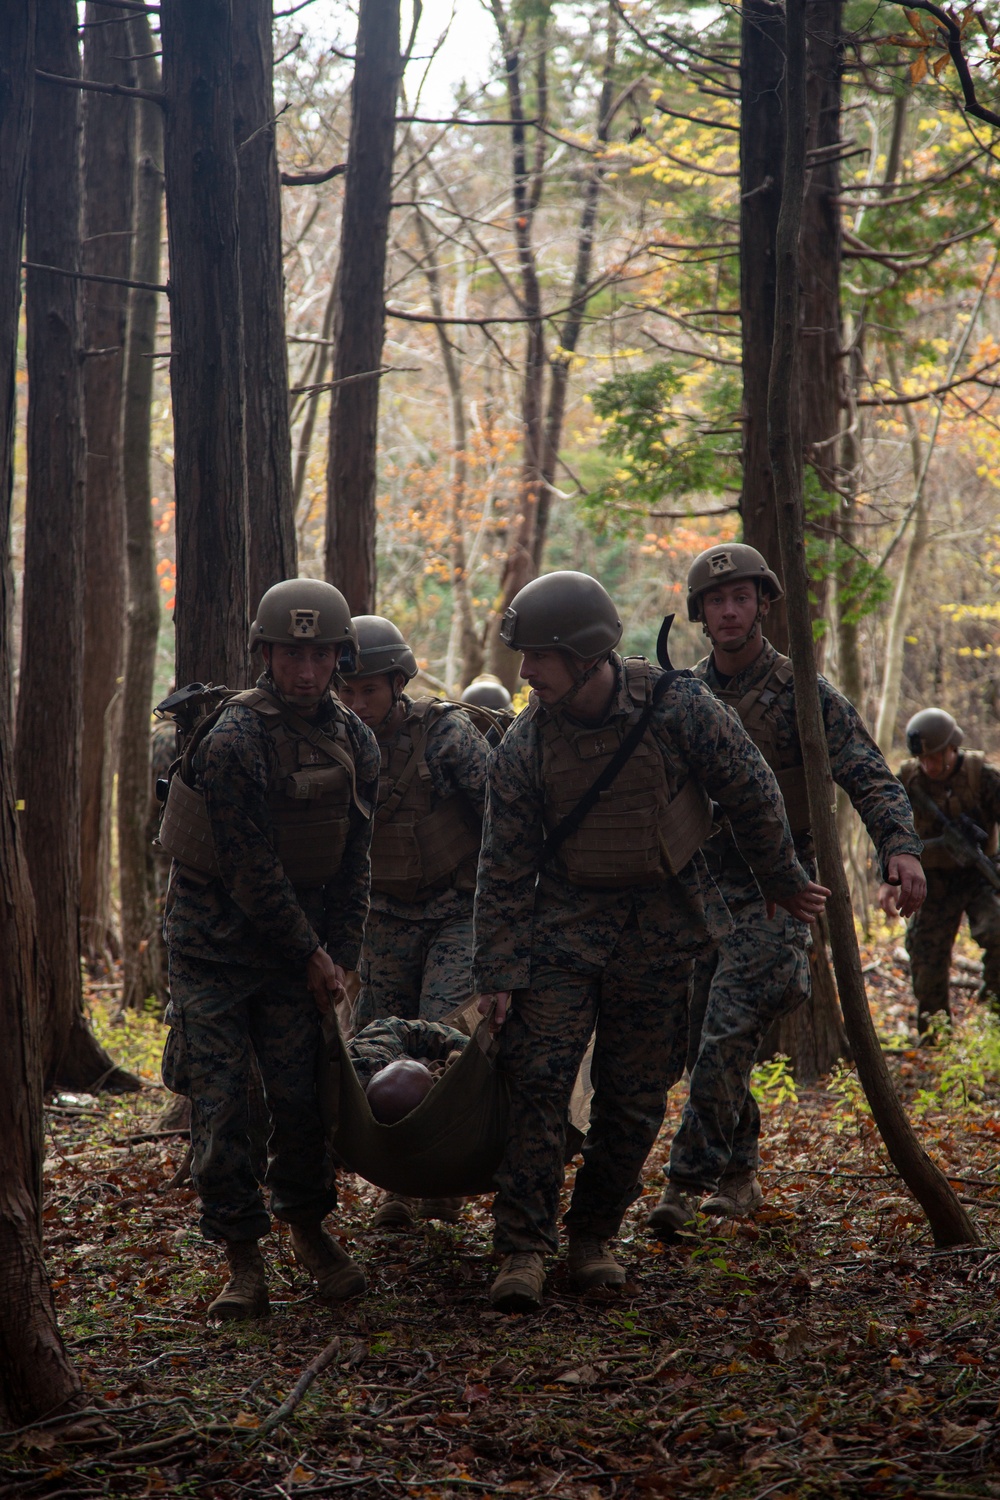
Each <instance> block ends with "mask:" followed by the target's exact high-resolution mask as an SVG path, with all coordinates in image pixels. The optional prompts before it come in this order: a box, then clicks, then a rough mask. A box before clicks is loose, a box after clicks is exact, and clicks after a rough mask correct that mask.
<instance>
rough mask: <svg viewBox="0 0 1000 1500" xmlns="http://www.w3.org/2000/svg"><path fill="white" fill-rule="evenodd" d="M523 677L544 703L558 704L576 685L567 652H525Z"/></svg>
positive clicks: (522, 668)
mask: <svg viewBox="0 0 1000 1500" xmlns="http://www.w3.org/2000/svg"><path fill="white" fill-rule="evenodd" d="M521 677H522V679H523V680H524V681H525V682H526V683H527V684H528V686H529V687H530V688H531V690H532V692H534V693H535V694H537V696H538V698H539V699H540V700H541V702H542V703H556V702H558V700H559V699H560V698H563V697H565V695H566V694H567V693H568V692H569V690H570V688H571V687H573V686H574V685H575V683H576V674H575V673H574V672H573V671H572V669H571V667H570V664H569V657H568V656H567V654H566V652H565V651H525V653H524V654H523V656H522V657H521Z"/></svg>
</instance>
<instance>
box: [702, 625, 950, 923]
mask: <svg viewBox="0 0 1000 1500" xmlns="http://www.w3.org/2000/svg"><path fill="white" fill-rule="evenodd" d="M777 655H778V653H777V652H776V651H775V649H774V647H773V646H772V645H771V644H770V642H769V641H765V642H764V649H763V650H762V651H761V653H760V655H759V656H758V657H757V659H756V660H755V661H753V662H751V663H750V665H749V666H748V667H745V668H744V669H743V671H742V672H739V673H738V674H737V675H736V676H735V677H732V678H730V679H729V681H728V683H726V684H725V686H726V690H727V692H731V693H740V694H743V693H748V692H750V690H751V689H752V687H753V686H754V684H755V683H757V682H761V681H763V679H764V678H766V677H767V675H768V673H769V672H770V671H771V669H772V667H773V666H774V660H775V657H776V656H777ZM693 670H694V674H695V676H696V677H698V678H700V679H701V681H703V682H705V683H707V684H708V686H709V687H710V688H712V689H713V690H714V689H716V688H718V687H721V686H722V683H721V682H720V679H719V676H718V673H717V672H716V669H715V661H714V657H712V656H706V657H705V658H704V660H703V661H700V662H699V663H698V665H697V666H696V667H695V668H694V669H693ZM819 696H820V703H821V704H822V708H823V723H824V726H825V728H826V742H827V745H828V747H829V750H830V769H831V771H832V773H833V779H834V781H835V782H836V783H837V785H838V786H840V787H843V789H844V791H845V792H846V793H847V795H848V796H849V797H850V799H851V802H852V803H853V805H854V807H855V808H856V809H857V811H858V813H859V814H860V816H861V819H862V821H863V822H864V825H865V827H866V828H867V830H868V833H869V835H870V836H871V840H872V843H873V844H874V845H875V848H876V850H877V851H878V857H879V862H880V864H881V867H882V874H883V877H884V875H885V872H886V868H887V866H888V862H889V858H890V856H891V855H893V854H915V855H919V854H920V850H921V849H922V848H923V845H922V844H921V842H920V840H919V838H918V837H917V835H916V831H915V829H914V827H913V814H912V811H911V809H910V802H909V798H908V797H907V795H906V793H905V791H904V790H903V788H902V787H901V786H900V784H899V782H898V781H897V780H896V778H895V776H894V775H893V774H892V771H891V770H890V769H889V766H888V764H887V763H886V760H885V757H884V756H883V754H882V752H881V750H880V749H879V748H878V746H877V745H876V743H875V741H874V740H873V739H872V737H871V735H870V734H869V733H868V730H867V728H866V727H865V722H864V720H863V719H862V717H861V715H860V714H859V713H858V711H857V709H856V708H855V707H854V706H853V704H852V703H850V702H849V701H848V699H846V698H845V697H844V695H843V693H839V692H838V691H837V689H836V688H835V687H834V686H833V684H832V683H830V682H827V680H826V678H825V677H823V676H820V679H819ZM770 712H771V715H772V718H773V719H774V720H775V722H776V723H777V726H778V749H777V755H778V764H779V767H780V769H782V770H784V769H786V768H787V767H789V766H800V765H801V764H802V746H801V744H800V743H799V730H798V725H797V723H796V719H795V687H794V684H793V683H791V682H788V683H786V684H785V685H784V686H783V687H782V688H781V689H780V690H779V691H778V693H777V695H776V696H775V699H774V702H773V703H772V705H771V709H770ZM795 847H796V851H797V853H798V855H799V858H800V859H801V860H802V862H803V863H804V864H806V866H807V867H808V868H810V869H811V868H813V858H814V852H813V844H812V838H811V836H810V834H809V833H808V832H806V833H800V834H798V835H797V837H796V840H795ZM707 853H708V860H709V868H710V869H711V870H712V872H713V874H715V875H716V878H717V879H721V882H722V893H723V895H724V896H725V898H726V900H727V901H730V900H732V899H734V898H735V897H736V895H737V892H739V893H741V894H744V895H746V896H748V897H750V898H752V899H756V898H757V895H758V892H757V891H756V888H755V882H754V879H753V876H752V874H751V872H750V870H749V869H748V868H747V865H746V863H745V861H744V860H743V859H742V858H741V856H740V854H739V851H738V850H737V849H736V848H735V847H734V845H733V841H732V839H731V838H730V837H729V835H728V833H727V831H726V830H723V831H722V832H721V833H719V834H717V835H716V837H715V838H714V839H713V840H712V842H711V844H710V845H709V846H708V851H707Z"/></svg>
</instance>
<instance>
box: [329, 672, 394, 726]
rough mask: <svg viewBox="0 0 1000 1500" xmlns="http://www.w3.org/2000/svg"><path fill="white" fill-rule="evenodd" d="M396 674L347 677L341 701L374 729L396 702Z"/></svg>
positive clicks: (342, 688)
mask: <svg viewBox="0 0 1000 1500" xmlns="http://www.w3.org/2000/svg"><path fill="white" fill-rule="evenodd" d="M395 676H396V674H393V675H392V676H389V675H387V674H386V673H385V672H382V673H380V674H379V676H378V677H345V678H344V681H343V683H342V684H341V686H340V690H339V694H338V696H339V698H340V701H341V703H342V704H343V705H344V707H345V708H349V709H350V710H351V712H352V713H356V714H357V716H358V718H359V719H360V720H361V722H362V724H367V725H368V727H369V729H374V727H375V725H376V724H381V722H382V720H383V719H384V718H385V716H386V714H387V713H388V712H389V710H390V709H391V708H392V705H393V703H394V702H395V691H394V686H393V684H394V682H395Z"/></svg>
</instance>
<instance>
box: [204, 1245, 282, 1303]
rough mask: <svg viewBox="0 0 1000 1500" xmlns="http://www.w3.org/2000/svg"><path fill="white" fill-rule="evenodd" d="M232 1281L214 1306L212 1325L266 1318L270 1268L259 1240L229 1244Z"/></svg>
mask: <svg viewBox="0 0 1000 1500" xmlns="http://www.w3.org/2000/svg"><path fill="white" fill-rule="evenodd" d="M225 1246H226V1260H227V1261H228V1262H229V1280H228V1281H227V1282H226V1284H225V1286H224V1287H223V1288H222V1291H221V1292H220V1293H219V1295H218V1296H217V1297H216V1299H215V1301H214V1302H213V1303H211V1304H210V1306H209V1309H208V1316H209V1320H210V1321H211V1322H218V1323H229V1322H236V1321H237V1319H243V1318H266V1317H267V1314H268V1311H269V1308H268V1301H267V1267H266V1266H265V1265H264V1257H263V1256H262V1255H261V1253H260V1250H259V1249H258V1248H257V1241H256V1240H226V1241H225Z"/></svg>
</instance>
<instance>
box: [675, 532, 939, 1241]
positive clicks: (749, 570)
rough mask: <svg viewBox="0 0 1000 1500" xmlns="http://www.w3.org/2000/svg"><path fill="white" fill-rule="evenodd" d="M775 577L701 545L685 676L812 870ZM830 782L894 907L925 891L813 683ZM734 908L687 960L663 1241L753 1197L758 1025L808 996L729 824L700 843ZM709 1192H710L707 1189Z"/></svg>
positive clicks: (907, 821) (803, 939)
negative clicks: (748, 757)
mask: <svg viewBox="0 0 1000 1500" xmlns="http://www.w3.org/2000/svg"><path fill="white" fill-rule="evenodd" d="M782 593H783V590H782V587H781V584H780V583H779V582H778V579H777V577H776V576H775V574H774V573H773V572H772V570H771V569H770V567H769V566H768V564H767V562H766V560H765V559H764V558H763V557H762V556H761V554H760V553H759V552H758V551H756V549H755V548H753V547H748V546H745V545H742V544H730V545H726V546H724V547H710V548H708V549H707V551H705V552H702V553H701V554H700V555H699V556H698V557H696V558H695V560H694V562H693V563H692V564H691V567H690V570H689V572H688V577H687V598H688V617H689V618H690V619H692V620H700V621H701V622H702V628H703V630H704V632H705V634H706V635H707V636H708V638H709V640H710V641H711V643H712V654H711V655H710V656H707V657H705V659H704V660H703V661H701V662H699V664H698V665H697V666H696V667H695V668H694V673H695V676H696V677H698V678H699V679H700V680H701V681H702V682H704V683H705V684H706V685H707V686H708V687H709V688H710V689H711V690H712V692H713V693H714V694H715V696H716V697H717V698H719V699H721V701H722V702H723V703H725V704H727V705H728V706H729V707H730V708H732V709H734V710H735V712H736V713H737V714H738V715H739V717H740V719H741V721H742V723H743V727H744V729H745V730H746V732H747V734H748V735H749V736H750V738H751V739H752V740H753V742H754V744H755V745H756V746H757V748H758V750H759V751H760V752H761V754H762V755H763V757H764V759H765V760H766V761H767V763H768V765H769V766H770V767H771V769H772V770H773V771H774V774H775V777H776V778H777V781H778V785H779V786H780V788H781V791H782V795H783V797H784V802H785V811H786V813H787V816H788V823H789V826H790V828H791V832H792V835H793V837H794V839H795V848H796V852H797V854H798V857H799V860H800V862H801V863H802V864H803V865H804V866H805V868H806V869H807V870H808V871H809V873H810V874H814V873H815V858H814V853H813V844H812V837H811V835H810V832H809V804H808V800H807V797H806V785H805V775H804V772H803V769H802V747H801V745H800V743H799V733H798V727H797V725H796V719H795V693H794V688H793V683H792V664H791V662H790V661H789V660H788V658H787V656H782V655H781V654H780V652H778V651H775V649H774V647H773V646H772V645H770V643H769V642H768V641H767V640H766V639H765V638H764V636H763V634H762V624H763V621H764V620H765V619H766V617H767V613H768V610H769V609H770V605H771V600H772V599H780V598H781V597H782ZM819 686H820V700H821V702H822V706H823V722H824V726H825V729H826V737H827V744H828V746H829V750H830V765H831V769H832V772H833V779H834V780H835V781H836V783H837V785H838V786H842V787H843V788H844V790H845V791H846V792H847V794H848V796H849V797H850V799H851V801H852V803H853V804H854V806H855V807H856V808H857V810H858V812H859V813H860V814H861V817H862V819H863V820H864V823H865V827H866V828H867V829H868V832H869V833H870V835H871V837H872V840H873V841H874V843H875V846H876V848H877V850H878V855H879V860H880V863H881V866H882V869H883V871H884V878H885V880H886V881H887V882H891V883H892V884H891V886H885V887H883V890H887V889H891V890H893V891H895V892H896V893H897V899H898V900H899V902H900V905H901V907H902V908H903V909H904V910H905V911H906V912H907V913H909V912H912V911H914V910H915V909H916V907H917V906H919V904H920V902H921V901H922V900H923V894H924V881H923V876H922V873H921V869H920V863H919V860H918V859H917V855H918V854H919V852H920V840H919V839H918V838H917V837H916V834H915V833H914V829H913V820H912V818H911V817H910V812H909V808H908V807H907V805H906V800H905V798H904V797H901V796H900V795H899V784H898V782H897V781H896V779H895V777H894V776H893V774H892V772H891V771H890V770H889V767H888V766H887V765H886V762H885V759H884V758H883V756H882V754H881V752H880V750H879V748H878V746H877V745H876V744H875V742H874V740H873V739H872V738H871V735H870V734H869V733H868V731H867V729H866V728H865V726H864V723H863V721H862V719H861V717H860V715H859V714H858V713H857V712H856V710H855V709H854V708H853V707H852V705H851V704H850V703H849V702H848V701H847V699H846V698H844V697H843V696H842V695H841V694H840V693H838V692H837V690H836V688H834V687H832V686H831V685H830V683H829V682H827V681H826V679H825V678H824V677H821V678H820V680H819ZM705 854H706V858H707V859H708V867H709V869H710V870H711V872H712V874H713V876H714V877H715V879H716V880H717V881H718V883H719V888H720V890H721V891H722V894H723V896H724V897H725V900H726V905H727V906H728V907H729V910H730V912H731V913H732V917H733V928H732V930H731V931H730V932H729V933H728V934H727V935H726V936H725V937H724V938H723V939H722V942H721V943H720V944H719V946H718V947H717V948H715V949H710V950H706V951H704V952H702V953H701V954H700V955H699V956H698V959H697V960H696V963H695V969H694V981H693V985H692V996H691V1017H690V1037H689V1042H688V1059H687V1065H688V1070H689V1072H690V1079H691V1086H690V1095H689V1098H688V1101H687V1103H686V1104H685V1106H684V1111H683V1115H682V1117H681V1124H680V1127H679V1129H678V1131H677V1134H676V1136H675V1137H674V1141H673V1144H672V1146H671V1150H670V1163H669V1167H668V1182H667V1186H666V1188H665V1190H664V1192H663V1196H662V1197H661V1199H660V1202H659V1204H658V1205H657V1207H656V1208H655V1209H654V1210H653V1212H652V1213H651V1215H650V1217H649V1221H648V1222H649V1227H650V1228H651V1229H652V1230H653V1231H654V1232H655V1233H657V1234H659V1235H661V1236H663V1237H664V1238H669V1237H670V1236H671V1235H672V1234H675V1233H677V1232H678V1231H679V1230H681V1229H683V1228H684V1227H685V1225H686V1224H689V1223H690V1222H691V1221H692V1219H693V1218H694V1214H695V1211H696V1209H697V1207H698V1204H699V1200H700V1199H705V1201H704V1202H702V1203H701V1208H702V1211H703V1212H705V1213H712V1214H721V1215H726V1216H728V1217H733V1218H735V1217H739V1216H740V1215H743V1214H749V1213H752V1212H753V1210H754V1209H755V1208H758V1207H759V1206H760V1204H761V1203H762V1202H763V1194H762V1192H761V1189H760V1185H759V1183H758V1181H757V1166H758V1161H759V1156H758V1139H759V1136H760V1110H759V1109H758V1108H757V1102H756V1100H755V1099H754V1097H753V1094H752V1093H751V1091H750V1072H751V1069H752V1067H753V1063H754V1059H755V1057H756V1055H757V1049H758V1047H759V1046H760V1043H761V1041H762V1040H763V1038H764V1035H765V1033H766V1032H767V1030H768V1028H769V1027H770V1025H771V1024H772V1022H774V1021H775V1020H777V1019H778V1018H779V1017H780V1016H784V1015H788V1014H789V1013H790V1012H791V1011H793V1010H794V1009H795V1008H796V1007H797V1006H799V1005H801V1004H802V1002H803V1001H804V1000H805V999H806V998H807V997H808V995H809V991H810V971H809V956H808V948H809V944H810V942H811V938H810V933H809V928H808V927H807V925H806V924H805V923H804V922H801V921H799V920H797V918H796V916H795V915H794V914H792V913H789V912H778V913H777V914H775V915H772V916H770V917H768V915H767V912H766V910H765V904H764V898H763V897H762V896H761V893H760V890H759V889H758V886H757V881H756V880H755V879H754V874H753V871H752V870H751V869H750V868H749V866H748V864H747V862H746V860H745V858H744V857H743V854H742V851H741V850H740V849H739V848H738V847H737V844H736V842H735V841H734V839H733V837H732V833H731V831H730V830H729V829H725V828H724V829H722V830H720V832H719V833H718V834H717V835H716V836H715V837H714V838H713V839H712V841H711V843H710V844H709V845H708V846H707V848H706V850H705ZM706 1195H707V1196H706Z"/></svg>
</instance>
